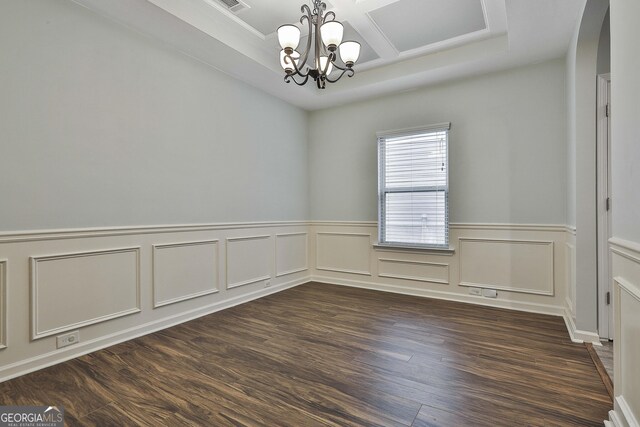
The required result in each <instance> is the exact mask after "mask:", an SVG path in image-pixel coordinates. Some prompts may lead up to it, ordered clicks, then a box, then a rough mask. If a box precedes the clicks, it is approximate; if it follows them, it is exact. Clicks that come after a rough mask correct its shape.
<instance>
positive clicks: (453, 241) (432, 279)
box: [309, 221, 567, 316]
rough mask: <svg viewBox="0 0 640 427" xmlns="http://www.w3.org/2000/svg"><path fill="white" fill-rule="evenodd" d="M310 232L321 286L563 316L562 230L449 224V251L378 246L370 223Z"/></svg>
mask: <svg viewBox="0 0 640 427" xmlns="http://www.w3.org/2000/svg"><path fill="white" fill-rule="evenodd" d="M309 230H310V232H309V240H310V242H311V244H310V245H309V248H310V249H309V250H310V256H309V260H310V263H311V264H310V266H309V267H310V273H311V279H312V280H315V281H318V282H326V283H332V284H338V285H345V286H354V287H360V288H367V289H375V290H380V291H386V292H396V293H402V294H406V295H416V296H423V297H430V298H440V299H447V300H454V301H462V302H468V303H473V304H480V305H488V306H493V307H503V308H508V309H515V310H523V311H532V312H537V313H544V314H554V315H561V316H562V315H564V314H565V301H566V300H567V287H566V282H567V273H566V266H567V260H566V257H567V252H566V251H565V250H564V248H565V244H566V242H567V228H566V227H565V226H564V225H547V224H541V225H536V224H470V223H465V224H453V223H452V224H451V225H450V230H449V239H450V240H449V246H450V248H449V250H447V251H438V250H421V249H416V248H386V247H380V246H378V245H375V243H376V242H377V233H378V230H377V223H376V222H373V221H372V222H362V221H358V222H351V221H344V222H339V221H315V222H311V224H310V227H309ZM554 248H560V250H554ZM470 286H479V287H482V288H492V289H497V290H498V295H497V298H488V297H484V296H482V295H473V294H471V292H470V289H469V287H470Z"/></svg>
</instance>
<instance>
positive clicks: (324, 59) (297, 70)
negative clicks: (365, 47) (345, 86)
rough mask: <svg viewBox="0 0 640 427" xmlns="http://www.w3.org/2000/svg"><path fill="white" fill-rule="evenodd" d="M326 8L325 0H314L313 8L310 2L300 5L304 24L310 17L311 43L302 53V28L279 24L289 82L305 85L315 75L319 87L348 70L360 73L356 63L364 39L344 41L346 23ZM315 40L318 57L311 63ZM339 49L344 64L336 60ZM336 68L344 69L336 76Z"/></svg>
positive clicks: (285, 69) (333, 81) (346, 72)
mask: <svg viewBox="0 0 640 427" xmlns="http://www.w3.org/2000/svg"><path fill="white" fill-rule="evenodd" d="M326 8H327V5H326V4H325V3H324V2H323V1H322V0H313V12H312V11H311V9H310V8H309V6H307V5H306V4H303V5H302V7H301V8H300V11H301V12H302V13H303V15H302V17H301V18H300V25H304V21H307V25H308V27H309V31H308V36H307V46H306V48H305V50H304V53H302V54H300V53H299V52H298V51H296V48H297V47H298V45H299V44H300V28H298V27H297V26H295V25H292V24H286V25H282V26H280V27H279V28H278V42H279V43H280V47H282V50H281V51H280V65H281V66H282V68H283V69H284V71H285V74H286V75H285V76H284V81H285V82H287V83H290V82H291V81H293V82H294V83H295V84H297V85H298V86H303V85H305V84H306V83H307V81H308V80H309V78H312V79H313V80H314V81H315V82H316V84H317V86H318V89H324V88H325V85H326V83H327V82H329V83H335V82H337V81H338V80H340V79H341V78H342V76H344V75H345V74H347V75H348V76H349V77H353V75H354V74H355V73H356V72H355V70H354V69H353V65H354V64H355V63H356V61H357V60H358V57H359V56H360V43H358V42H356V41H344V42H343V41H342V36H343V33H344V27H343V26H342V24H341V23H340V22H338V21H336V14H335V13H333V12H332V11H329V12H327V13H326V14H325V13H324V11H325V10H326ZM312 40H313V42H314V58H313V62H312V64H311V65H307V61H308V59H309V53H310V51H311V42H312ZM336 51H339V52H340V59H342V62H343V63H344V67H343V66H341V65H339V64H337V63H336V59H337V57H338V56H337V54H336ZM335 70H338V71H340V73H339V74H337V73H335V76H334V77H331V73H332V72H333V71H335ZM296 77H297V79H296Z"/></svg>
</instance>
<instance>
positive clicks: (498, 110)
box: [309, 59, 566, 224]
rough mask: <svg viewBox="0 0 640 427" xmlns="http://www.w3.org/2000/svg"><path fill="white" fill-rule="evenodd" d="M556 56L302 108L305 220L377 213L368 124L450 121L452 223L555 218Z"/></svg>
mask: <svg viewBox="0 0 640 427" xmlns="http://www.w3.org/2000/svg"><path fill="white" fill-rule="evenodd" d="M564 79H565V62H564V60H563V59H560V60H553V61H550V62H546V63H542V64H537V65H531V66H528V67H524V68H518V69H514V70H510V71H507V72H501V73H495V74H490V75H485V76H480V77H475V78H472V79H468V80H462V81H457V82H453V83H450V84H446V85H442V86H437V87H431V88H427V89H421V90H417V91H413V92H406V93H401V94H398V95H392V96H388V97H384V98H379V99H374V100H370V101H366V102H360V103H356V104H350V105H347V106H343V107H338V108H330V109H326V110H321V111H317V112H313V113H311V119H310V131H309V135H310V142H309V144H310V145H309V169H310V174H311V218H312V219H314V220H368V221H373V220H376V219H377V204H376V203H377V194H376V193H377V152H376V136H375V134H376V131H380V130H387V129H398V128H405V127H412V126H419V125H428V124H433V123H439V122H444V121H450V122H451V123H452V125H451V126H452V127H451V133H450V165H451V166H450V184H451V186H450V215H451V221H452V222H473V223H530V224H565V208H566V203H565V198H566V188H565V184H566V173H565V167H566V147H565V139H566V136H565V129H566V119H565V113H566V109H565V97H564V90H565V88H564Z"/></svg>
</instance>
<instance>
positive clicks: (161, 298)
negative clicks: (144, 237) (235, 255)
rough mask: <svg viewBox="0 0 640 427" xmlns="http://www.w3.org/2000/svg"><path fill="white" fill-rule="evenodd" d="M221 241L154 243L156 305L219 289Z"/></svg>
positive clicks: (155, 306)
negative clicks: (219, 247) (219, 246)
mask: <svg viewBox="0 0 640 427" xmlns="http://www.w3.org/2000/svg"><path fill="white" fill-rule="evenodd" d="M218 251H219V249H218V240H209V241H197V242H186V243H172V244H166V245H153V307H154V308H157V307H161V306H164V305H169V304H173V303H177V302H180V301H186V300H188V299H192V298H197V297H200V296H204V295H209V294H212V293H214V292H218V273H219V268H218V263H219V261H218V258H219V257H218Z"/></svg>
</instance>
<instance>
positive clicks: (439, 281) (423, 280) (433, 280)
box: [378, 258, 451, 285]
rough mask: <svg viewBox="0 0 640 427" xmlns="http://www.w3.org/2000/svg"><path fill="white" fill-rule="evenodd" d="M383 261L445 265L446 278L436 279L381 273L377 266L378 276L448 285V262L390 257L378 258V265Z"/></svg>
mask: <svg viewBox="0 0 640 427" xmlns="http://www.w3.org/2000/svg"><path fill="white" fill-rule="evenodd" d="M385 262H395V263H397V264H413V265H435V266H437V267H447V280H438V279H430V278H428V277H415V276H403V275H401V274H381V273H380V272H379V271H380V268H379V267H378V277H388V278H391V279H403V280H414V281H417V282H426V283H437V284H440V285H448V284H449V283H450V281H451V280H450V274H451V273H450V269H449V264H445V263H441V262H426V261H411V260H403V259H392V258H378V265H380V263H385Z"/></svg>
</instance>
